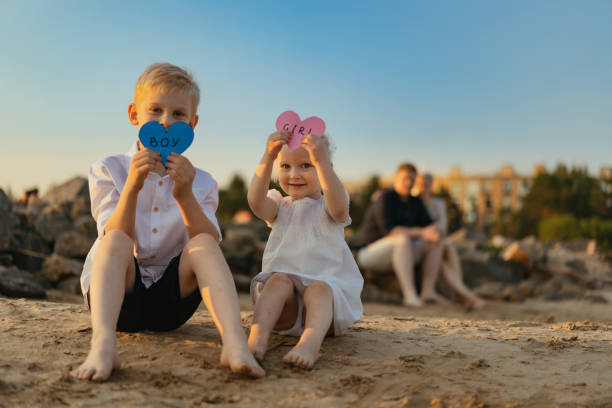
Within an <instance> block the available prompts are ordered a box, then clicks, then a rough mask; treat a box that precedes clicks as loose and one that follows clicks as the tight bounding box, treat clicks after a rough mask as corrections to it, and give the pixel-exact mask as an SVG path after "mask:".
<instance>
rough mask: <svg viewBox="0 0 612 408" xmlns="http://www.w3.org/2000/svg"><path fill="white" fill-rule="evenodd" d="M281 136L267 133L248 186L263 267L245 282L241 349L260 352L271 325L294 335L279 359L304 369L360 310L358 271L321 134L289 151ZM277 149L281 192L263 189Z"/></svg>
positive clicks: (345, 210)
mask: <svg viewBox="0 0 612 408" xmlns="http://www.w3.org/2000/svg"><path fill="white" fill-rule="evenodd" d="M288 140H289V132H287V131H282V132H280V131H279V132H275V133H272V134H271V135H270V136H269V138H268V142H267V145H266V151H265V153H264V155H263V157H262V159H261V161H260V163H259V165H258V166H257V169H256V170H255V175H254V176H253V179H252V180H251V184H250V186H249V192H248V200H249V206H250V207H251V209H252V210H253V213H255V215H256V216H258V217H259V218H261V219H262V220H264V221H266V222H267V223H268V225H269V226H270V227H271V228H272V232H271V233H270V237H269V239H268V243H267V245H266V249H265V251H264V255H263V270H262V272H261V273H259V274H258V275H257V276H255V278H253V281H252V282H251V298H252V299H253V302H254V303H255V316H254V317H253V324H252V326H251V333H250V335H249V348H250V349H251V351H252V352H253V354H254V355H255V357H256V358H258V359H263V357H264V354H265V352H266V348H267V345H268V340H269V338H270V333H271V332H272V330H273V329H274V330H278V331H279V333H280V334H284V335H289V336H299V337H300V340H299V341H298V343H297V344H296V345H295V347H293V349H291V350H290V351H289V352H288V353H287V354H286V355H285V356H284V358H283V361H284V362H286V363H288V364H292V365H296V366H299V367H302V368H311V367H312V366H313V364H314V363H315V361H316V360H317V357H318V354H319V349H320V348H321V343H322V342H323V338H324V337H325V335H326V334H331V333H333V334H334V335H340V334H342V333H343V332H344V331H345V330H346V328H347V327H348V326H350V325H351V324H352V323H353V322H355V321H356V320H358V319H359V318H360V317H361V313H362V306H361V299H360V293H361V289H362V287H363V278H362V277H361V273H360V272H359V269H358V268H357V264H356V263H355V260H354V259H353V257H352V255H351V252H350V250H349V248H348V246H347V244H346V242H345V241H344V227H346V226H347V225H349V224H350V222H351V219H350V217H349V198H348V193H347V192H346V190H344V187H343V186H342V183H341V182H340V180H339V179H338V176H336V173H335V172H334V170H333V168H332V163H331V160H330V148H329V141H328V140H327V137H325V136H323V137H318V136H313V135H307V136H306V137H304V139H303V140H302V144H301V146H300V147H299V148H297V149H294V150H289V149H288V147H287V146H286V145H287V142H288ZM277 156H278V160H277V169H278V175H279V184H280V186H281V188H282V189H283V190H284V191H285V193H287V194H288V196H287V197H284V198H283V197H282V196H281V194H280V192H279V191H278V190H274V189H273V190H268V186H269V184H270V176H271V174H272V168H273V165H274V161H275V160H276V159H277ZM322 192H323V194H322Z"/></svg>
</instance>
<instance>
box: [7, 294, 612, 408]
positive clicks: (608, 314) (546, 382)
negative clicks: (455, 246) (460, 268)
mask: <svg viewBox="0 0 612 408" xmlns="http://www.w3.org/2000/svg"><path fill="white" fill-rule="evenodd" d="M603 294H604V296H605V297H606V298H607V299H608V300H609V302H610V303H609V304H601V303H591V302H589V301H585V300H583V301H563V302H544V301H538V300H529V301H526V302H524V303H521V304H509V303H489V305H488V306H487V307H486V308H485V309H484V310H482V311H467V310H465V309H463V308H461V307H460V306H452V307H441V306H428V307H427V308H425V309H422V310H416V309H406V308H402V307H396V306H389V305H380V304H367V305H365V315H364V317H363V319H362V320H361V321H359V322H358V323H356V324H355V325H354V326H353V327H352V328H351V329H350V330H349V331H348V333H347V334H346V335H345V336H343V337H339V338H328V339H326V340H325V342H324V344H323V348H322V356H321V359H320V360H319V362H318V363H317V364H316V366H315V368H314V369H313V370H311V371H303V370H299V369H295V368H291V367H288V366H285V365H283V363H282V360H281V359H282V356H283V355H284V354H285V353H286V352H287V351H288V350H289V349H290V347H291V346H292V345H293V344H295V342H296V339H295V338H290V337H282V336H275V337H273V338H272V342H271V350H270V351H269V353H268V355H267V357H266V360H265V362H264V367H265V369H266V370H267V373H268V374H267V376H266V377H265V378H263V379H259V380H251V379H247V378H244V377H241V376H238V375H234V374H231V373H230V372H229V371H228V370H227V369H225V368H223V367H220V366H219V364H218V360H219V353H220V345H219V335H218V333H217V331H216V329H215V327H214V325H213V323H212V319H211V317H210V315H209V314H208V313H207V312H206V311H205V310H204V309H201V310H199V311H198V312H197V313H196V315H195V316H194V317H193V318H192V319H191V320H190V321H189V322H188V323H187V324H186V325H184V326H183V327H181V328H180V329H178V330H176V331H173V332H168V333H161V334H160V333H151V332H144V333H139V334H127V333H120V334H118V337H119V352H120V356H121V359H122V363H123V366H122V368H121V369H120V370H117V371H116V372H115V373H114V374H113V376H112V377H111V379H110V380H109V381H107V382H105V383H102V384H97V383H90V382H82V381H78V380H75V379H72V378H71V377H70V376H69V375H68V373H69V371H70V370H71V369H72V368H74V367H76V366H77V365H78V364H79V363H80V362H81V361H82V360H83V359H84V358H85V356H86V353H87V351H88V343H89V339H90V336H91V329H90V324H89V315H88V312H87V311H86V310H85V308H84V307H83V306H82V305H81V304H78V303H70V302H68V301H73V302H74V301H76V302H78V301H79V300H80V299H79V297H78V296H76V297H74V298H69V299H67V298H66V297H65V296H64V297H62V298H61V300H62V302H59V301H57V299H56V301H55V302H50V301H32V300H24V299H8V298H2V297H0V344H1V345H2V346H1V348H0V407H15V406H19V407H22V406H28V407H29V406H45V407H48V406H111V405H114V406H117V407H123V406H161V407H192V406H194V407H197V406H209V405H211V406H212V405H214V406H249V407H251V406H252V407H267V406H290V407H293V406H296V407H302V406H303V407H321V406H323V407H336V406H363V407H421V406H425V407H429V406H432V407H481V406H487V407H497V406H500V407H531V406H537V407H557V406H559V407H566V406H567V407H575V406H584V407H610V406H612V381H611V379H612V321H610V320H612V291H610V290H608V291H607V292H603ZM56 298H57V296H56ZM240 301H241V306H242V310H243V322H244V325H245V329H246V328H247V327H248V324H249V322H250V319H251V316H252V308H251V306H250V304H249V301H248V297H247V296H245V295H241V296H240Z"/></svg>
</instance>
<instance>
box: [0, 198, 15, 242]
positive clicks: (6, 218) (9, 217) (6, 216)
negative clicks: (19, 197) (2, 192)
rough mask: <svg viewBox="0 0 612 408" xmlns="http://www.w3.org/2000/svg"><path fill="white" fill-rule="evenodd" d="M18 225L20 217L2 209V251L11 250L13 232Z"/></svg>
mask: <svg viewBox="0 0 612 408" xmlns="http://www.w3.org/2000/svg"><path fill="white" fill-rule="evenodd" d="M18 225H19V218H18V217H16V216H15V215H13V214H11V213H10V212H9V211H6V210H4V209H2V208H0V251H4V250H7V249H9V247H10V244H11V237H12V236H13V231H14V229H15V228H16V227H17V226H18Z"/></svg>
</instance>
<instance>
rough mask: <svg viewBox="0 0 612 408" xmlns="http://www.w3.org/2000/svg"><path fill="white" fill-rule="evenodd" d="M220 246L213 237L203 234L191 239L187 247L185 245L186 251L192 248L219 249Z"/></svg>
mask: <svg viewBox="0 0 612 408" xmlns="http://www.w3.org/2000/svg"><path fill="white" fill-rule="evenodd" d="M218 245H219V243H218V242H217V240H216V239H214V238H213V237H212V235H210V234H207V233H205V232H202V233H200V234H198V235H196V236H195V237H192V238H191V239H189V241H188V242H187V245H185V249H187V250H189V249H190V248H193V247H204V248H211V247H217V246H218Z"/></svg>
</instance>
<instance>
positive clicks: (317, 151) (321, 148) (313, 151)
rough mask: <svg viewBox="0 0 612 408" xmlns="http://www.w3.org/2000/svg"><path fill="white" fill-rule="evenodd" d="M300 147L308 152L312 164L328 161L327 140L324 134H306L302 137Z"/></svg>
mask: <svg viewBox="0 0 612 408" xmlns="http://www.w3.org/2000/svg"><path fill="white" fill-rule="evenodd" d="M302 147H303V148H304V149H306V151H307V152H308V155H309V156H310V161H311V162H312V164H314V165H317V164H322V163H328V162H329V142H328V141H327V138H326V137H325V136H321V137H319V136H314V135H306V136H304V138H303V139H302Z"/></svg>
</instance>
